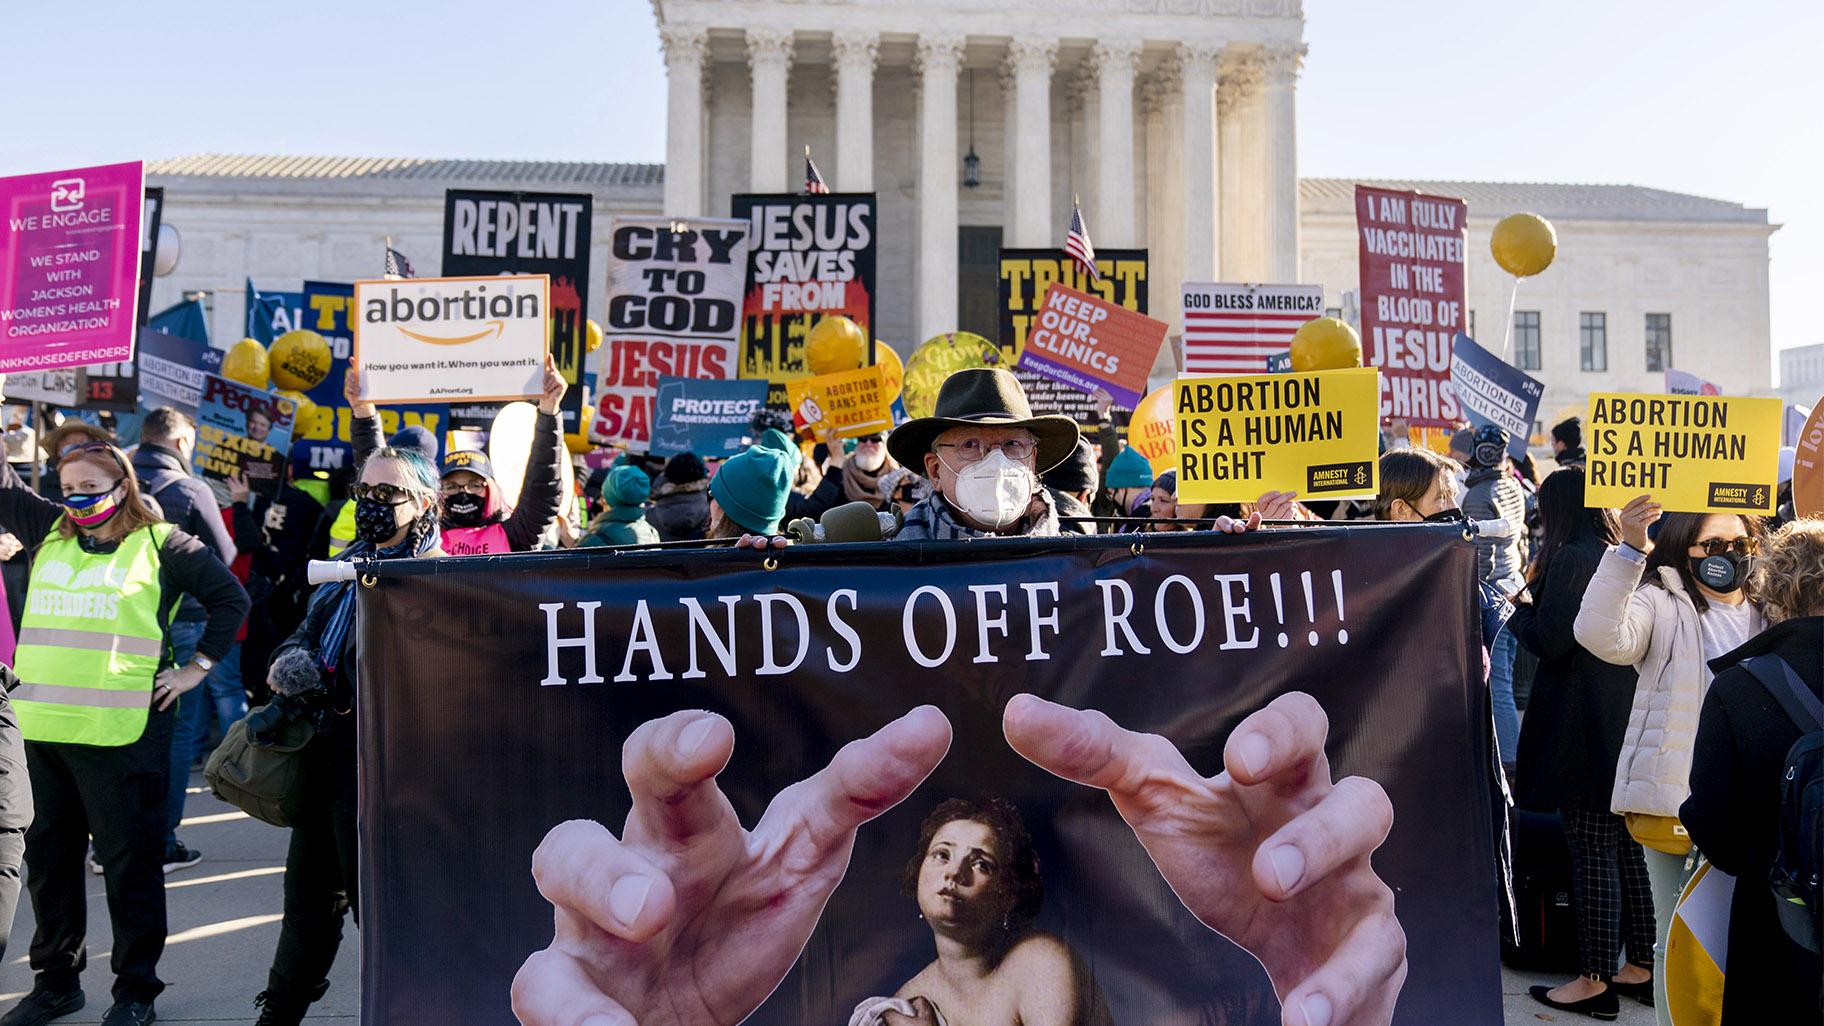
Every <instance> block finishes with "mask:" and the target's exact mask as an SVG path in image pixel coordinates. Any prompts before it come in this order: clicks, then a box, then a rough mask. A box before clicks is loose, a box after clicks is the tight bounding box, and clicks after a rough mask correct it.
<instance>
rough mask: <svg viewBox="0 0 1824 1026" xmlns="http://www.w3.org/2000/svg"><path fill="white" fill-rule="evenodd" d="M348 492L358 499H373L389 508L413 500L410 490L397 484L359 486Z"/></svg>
mask: <svg viewBox="0 0 1824 1026" xmlns="http://www.w3.org/2000/svg"><path fill="white" fill-rule="evenodd" d="M348 491H349V494H351V495H353V496H354V497H355V498H357V499H372V500H373V501H375V502H378V503H381V504H383V505H387V506H397V505H399V504H400V503H402V502H406V501H408V500H410V499H411V498H412V491H411V490H410V489H408V488H401V487H399V486H398V485H395V484H372V485H370V484H357V485H355V486H354V487H352V488H350V489H349V490H348Z"/></svg>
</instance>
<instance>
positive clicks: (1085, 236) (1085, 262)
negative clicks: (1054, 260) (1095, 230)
mask: <svg viewBox="0 0 1824 1026" xmlns="http://www.w3.org/2000/svg"><path fill="white" fill-rule="evenodd" d="M1064 252H1066V253H1068V254H1070V258H1071V259H1072V260H1075V261H1076V262H1077V266H1078V267H1081V268H1083V273H1084V274H1087V275H1089V280H1090V281H1094V282H1100V281H1101V280H1102V275H1101V274H1099V273H1097V271H1096V247H1095V246H1094V245H1092V244H1091V243H1090V241H1089V229H1087V228H1085V227H1083V210H1082V208H1081V207H1078V206H1077V201H1076V200H1075V199H1072V200H1071V201H1070V232H1069V233H1068V234H1066V235H1065V236H1064Z"/></svg>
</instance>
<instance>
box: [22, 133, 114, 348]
mask: <svg viewBox="0 0 1824 1026" xmlns="http://www.w3.org/2000/svg"><path fill="white" fill-rule="evenodd" d="M144 189H145V169H144V167H143V166H142V165H141V164H140V163H139V162H138V161H135V162H133V163H130V164H105V165H102V166H99V167H83V168H75V169H73V170H69V171H52V172H47V173H44V174H33V175H18V176H15V177H12V178H0V217H4V219H5V231H4V232H0V374H7V373H11V372H13V371H23V370H54V369H56V368H59V367H81V366H83V365H84V364H90V363H114V362H118V361H121V360H131V359H132V358H133V335H134V332H135V330H136V329H137V328H138V327H139V313H138V307H139V259H140V245H141V241H142V240H141V238H140V230H139V224H140V218H141V217H143V216H144V214H145V210H144V206H143V204H144V202H145V195H144Z"/></svg>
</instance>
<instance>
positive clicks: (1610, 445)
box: [1584, 392, 1785, 513]
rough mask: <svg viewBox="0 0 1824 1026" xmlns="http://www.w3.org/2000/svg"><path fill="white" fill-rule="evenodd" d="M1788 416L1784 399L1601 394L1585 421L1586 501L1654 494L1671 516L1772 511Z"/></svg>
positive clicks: (1614, 501) (1613, 501)
mask: <svg viewBox="0 0 1824 1026" xmlns="http://www.w3.org/2000/svg"><path fill="white" fill-rule="evenodd" d="M1784 412H1785V411H1784V408H1783V406H1782V405H1781V403H1780V401H1779V400H1778V399H1743V398H1736V397H1731V396H1720V395H1639V394H1633V393H1613V392H1598V393H1596V394H1594V395H1592V396H1590V409H1589V415H1588V416H1587V417H1586V418H1585V419H1584V420H1585V423H1586V424H1587V425H1588V426H1589V463H1588V467H1589V472H1588V473H1589V477H1588V480H1587V484H1586V485H1585V489H1584V501H1585V502H1587V503H1588V504H1589V505H1590V506H1592V507H1599V506H1611V507H1618V506H1625V505H1627V503H1628V501H1629V500H1631V499H1633V498H1634V497H1636V496H1639V495H1651V496H1653V499H1654V501H1656V502H1658V503H1659V504H1660V505H1662V506H1664V507H1665V508H1666V509H1667V511H1670V512H1680V513H1772V512H1773V504H1774V493H1775V492H1776V491H1777V488H1776V485H1777V483H1778V482H1777V479H1778V477H1779V473H1780V417H1781V416H1782V414H1783V413H1784Z"/></svg>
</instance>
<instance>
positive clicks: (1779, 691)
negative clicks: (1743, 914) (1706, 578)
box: [1742, 655, 1824, 954]
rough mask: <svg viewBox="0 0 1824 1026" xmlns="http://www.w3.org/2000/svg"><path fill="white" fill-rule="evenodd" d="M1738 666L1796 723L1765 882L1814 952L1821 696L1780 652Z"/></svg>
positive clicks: (1783, 916) (1821, 798)
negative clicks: (1776, 838) (1774, 847)
mask: <svg viewBox="0 0 1824 1026" xmlns="http://www.w3.org/2000/svg"><path fill="white" fill-rule="evenodd" d="M1742 667H1743V668H1744V669H1746V670H1747V671H1748V672H1749V673H1752V674H1754V676H1755V678H1756V679H1758V680H1759V681H1760V682H1761V683H1762V684H1763V685H1765V686H1766V688H1767V690H1768V691H1770V692H1772V694H1773V698H1774V700H1775V701H1776V702H1778V703H1779V704H1780V708H1781V709H1784V710H1785V711H1786V715H1787V716H1788V717H1790V718H1791V719H1792V722H1793V723H1794V724H1795V725H1797V727H1798V728H1799V739H1798V740H1797V741H1794V742H1793V743H1792V747H1791V748H1790V749H1788V750H1787V752H1786V759H1785V762H1784V765H1785V767H1786V768H1785V770H1784V771H1783V772H1782V773H1781V775H1780V822H1779V848H1778V850H1777V851H1776V852H1775V854H1774V858H1773V872H1772V874H1771V875H1770V876H1769V879H1768V886H1770V887H1771V888H1772V889H1773V897H1774V901H1775V903H1776V906H1777V908H1778V909H1779V917H1780V926H1781V928H1782V929H1784V930H1785V931H1786V936H1788V937H1790V938H1792V942H1793V943H1794V944H1797V945H1799V946H1800V947H1803V948H1804V949H1805V950H1807V951H1810V952H1812V953H1813V954H1817V953H1818V948H1819V934H1820V931H1821V929H1824V927H1821V925H1820V923H1821V921H1824V916H1820V911H1821V910H1824V883H1821V880H1824V865H1820V863H1821V862H1824V702H1820V701H1819V700H1818V696H1817V695H1814V694H1812V693H1811V689H1809V688H1807V687H1806V686H1805V682H1804V681H1802V680H1800V679H1799V675H1798V674H1797V673H1795V672H1794V671H1793V669H1792V667H1791V666H1790V665H1789V664H1788V663H1787V662H1786V660H1784V659H1781V658H1780V657H1779V656H1775V655H1762V656H1755V657H1754V658H1752V659H1748V660H1744V661H1743V663H1742Z"/></svg>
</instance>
